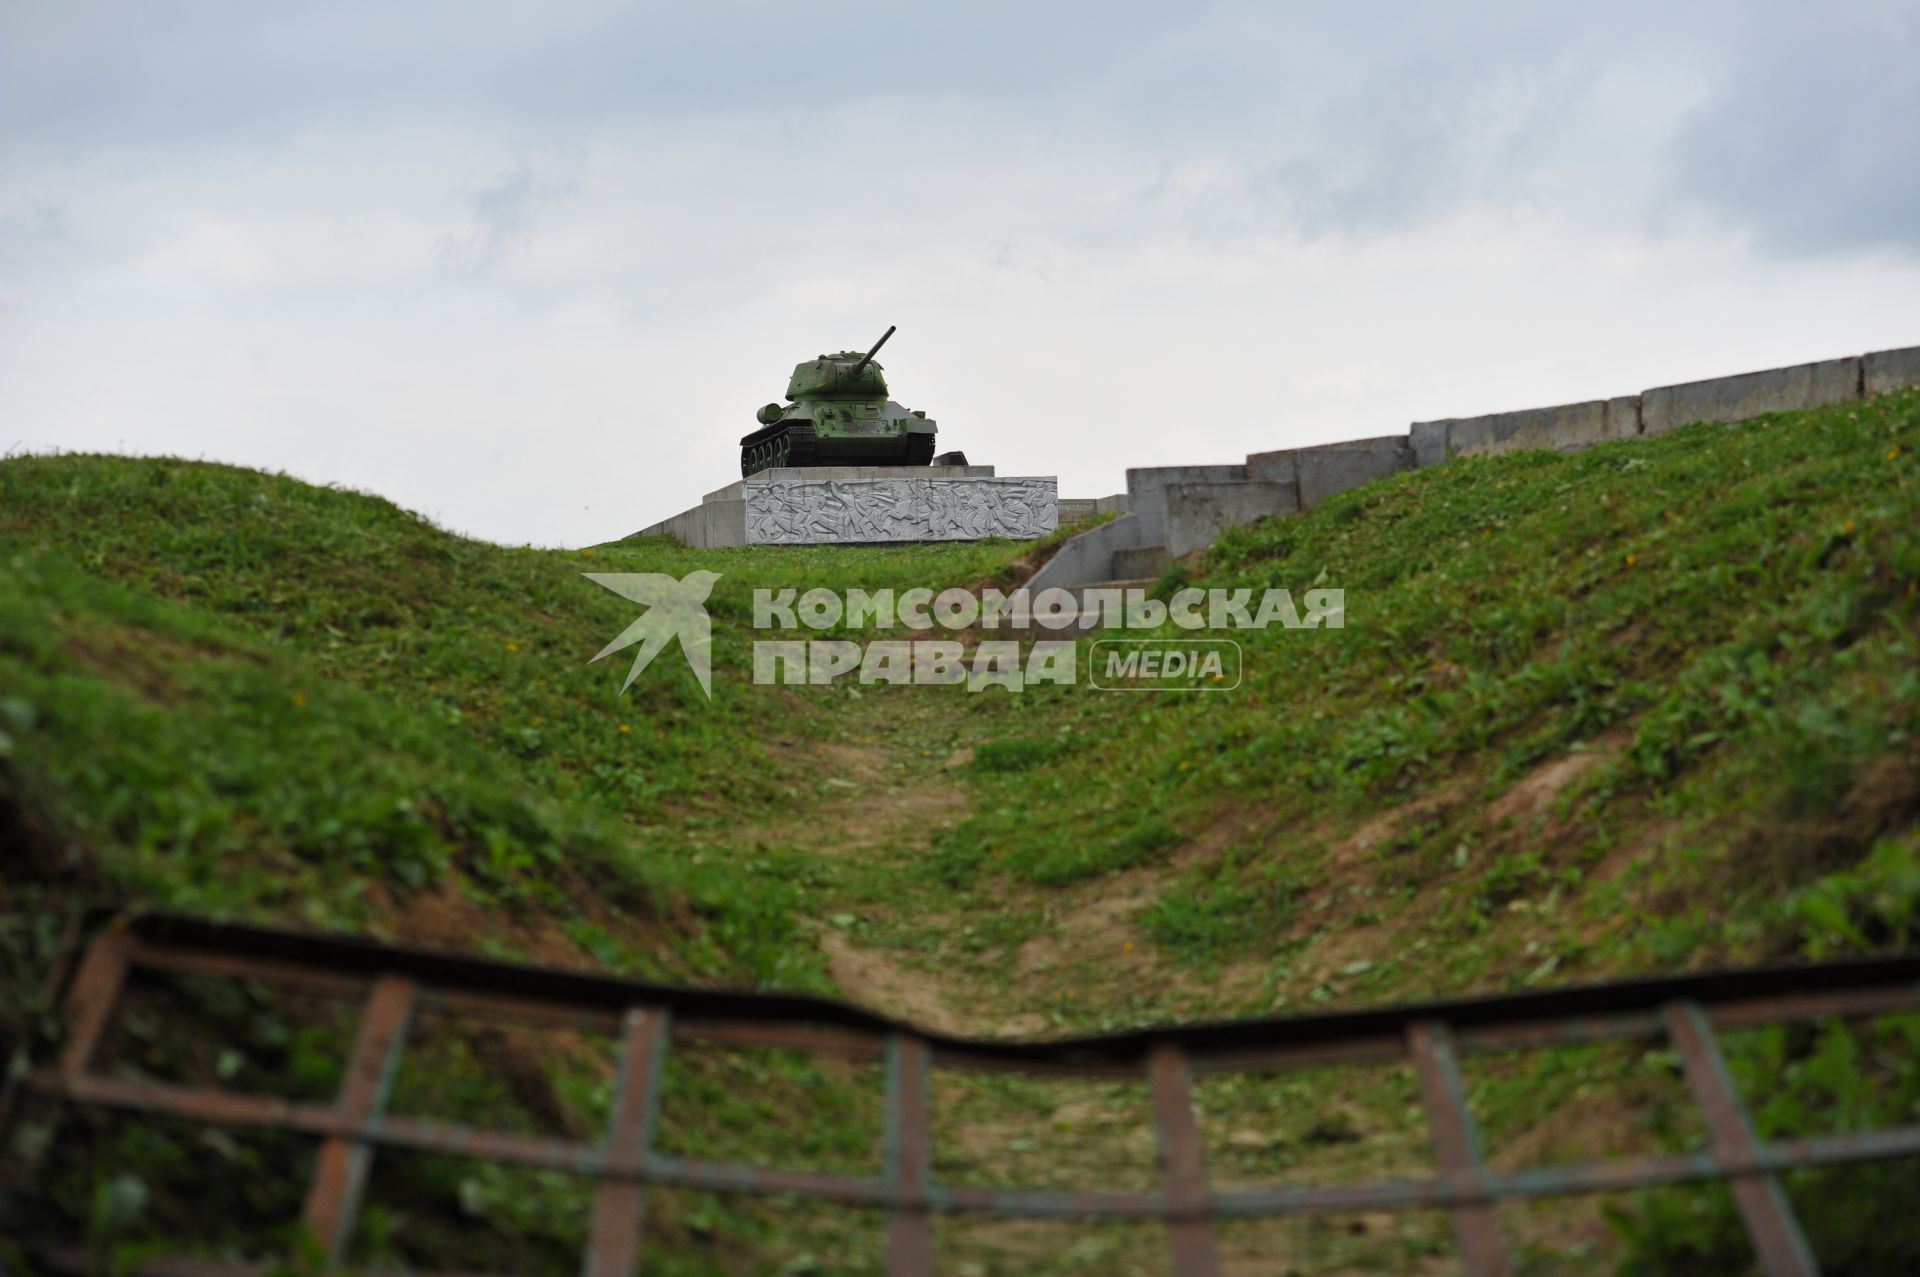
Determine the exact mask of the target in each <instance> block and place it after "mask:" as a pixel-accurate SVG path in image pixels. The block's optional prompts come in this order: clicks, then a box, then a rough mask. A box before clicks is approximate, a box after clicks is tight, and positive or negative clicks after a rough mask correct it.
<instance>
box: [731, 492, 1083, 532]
mask: <svg viewBox="0 0 1920 1277" xmlns="http://www.w3.org/2000/svg"><path fill="white" fill-rule="evenodd" d="M746 500H747V540H748V542H749V543H751V544H756V545H811V544H819V543H821V542H836V541H837V542H859V541H977V540H981V539H983V538H986V537H1010V538H1016V539H1023V540H1024V539H1026V538H1029V537H1037V536H1045V535H1046V534H1047V533H1049V532H1051V531H1053V529H1054V523H1055V521H1054V519H1053V518H1052V517H1050V516H1052V515H1053V513H1054V488H1053V484H1052V482H1051V481H1049V480H1045V479H934V478H926V479H921V478H905V477H903V478H898V479H892V478H887V479H851V480H834V479H786V478H778V479H771V480H768V481H765V482H761V483H754V484H749V485H748V486H747V496H746Z"/></svg>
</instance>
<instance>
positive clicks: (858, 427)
mask: <svg viewBox="0 0 1920 1277" xmlns="http://www.w3.org/2000/svg"><path fill="white" fill-rule="evenodd" d="M893 334H894V329H893V328H892V327H891V326H889V327H888V329H887V331H886V332H884V333H882V334H881V336H880V340H879V341H876V342H874V343H873V347H872V349H870V350H868V351H867V352H866V353H865V354H862V353H861V352H859V351H857V350H842V351H839V352H837V353H835V354H831V355H821V356H819V357H817V358H815V359H810V360H807V361H806V362H805V363H799V364H795V365H794V367H793V376H791V377H789V378H788V379H787V403H785V404H777V403H770V404H767V405H766V406H764V407H762V408H761V409H760V411H759V412H757V413H755V414H754V419H755V420H757V421H758V422H760V429H758V430H756V431H754V432H753V433H752V434H750V435H747V436H746V437H745V438H743V439H741V440H740V473H741V474H742V475H743V476H744V475H750V474H755V473H757V472H759V471H761V470H766V469H770V468H772V467H774V466H924V465H926V464H927V463H928V462H930V461H932V460H933V439H934V432H935V429H936V427H935V425H934V423H933V422H932V421H931V420H929V419H928V418H927V414H926V413H924V412H918V411H910V410H909V409H907V408H904V407H902V406H901V405H900V404H898V403H895V402H894V401H893V400H892V399H890V398H888V397H887V381H886V377H885V376H884V375H883V371H882V369H881V367H880V365H879V364H878V363H876V362H874V356H875V355H878V354H879V353H880V347H882V346H884V345H886V344H887V339H888V338H889V337H892V336H893Z"/></svg>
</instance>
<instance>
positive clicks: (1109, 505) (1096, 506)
mask: <svg viewBox="0 0 1920 1277" xmlns="http://www.w3.org/2000/svg"><path fill="white" fill-rule="evenodd" d="M1129 509H1130V502H1129V501H1128V500H1127V494H1126V493H1124V492H1116V493H1114V494H1113V495H1112V496H1110V497H1101V498H1100V499H1099V500H1097V501H1095V502H1094V503H1093V512H1094V513H1095V514H1125V513H1127V511H1128V510H1129Z"/></svg>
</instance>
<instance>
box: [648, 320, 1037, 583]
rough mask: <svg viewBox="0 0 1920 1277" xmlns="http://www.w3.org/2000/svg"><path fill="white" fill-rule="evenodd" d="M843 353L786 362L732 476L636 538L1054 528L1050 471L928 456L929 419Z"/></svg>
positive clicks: (1019, 535)
mask: <svg viewBox="0 0 1920 1277" xmlns="http://www.w3.org/2000/svg"><path fill="white" fill-rule="evenodd" d="M893 334H894V329H893V328H891V327H889V328H888V329H887V331H886V332H885V333H884V334H882V335H881V337H880V340H879V341H877V342H875V343H874V344H873V346H872V348H871V349H869V350H867V351H866V352H865V353H864V354H863V353H862V352H860V351H857V350H843V351H839V352H837V353H835V354H823V355H820V356H819V357H817V358H814V359H810V360H807V361H805V362H803V363H799V364H796V365H794V369H793V375H792V376H791V377H790V378H788V380H787V402H786V403H785V404H778V403H769V404H767V405H766V406H765V407H763V408H761V409H760V411H759V412H758V413H757V414H755V416H756V420H758V421H759V423H760V426H759V428H758V429H756V430H754V431H753V432H752V433H750V434H748V435H746V436H745V437H744V438H742V439H741V440H740V478H739V479H738V480H736V481H735V482H733V483H730V484H728V485H727V486H726V487H724V488H719V489H717V490H715V491H713V492H709V493H708V494H707V495H706V496H705V497H703V498H702V499H701V502H700V504H699V505H697V506H694V507H693V508H692V509H690V510H687V511H684V512H682V513H680V514H677V515H675V516H673V517H672V518H670V519H663V520H661V521H660V522H658V523H655V524H653V525H651V526H649V527H647V528H643V529H642V530H641V531H640V532H639V533H637V534H636V535H638V536H656V535H666V536H671V537H673V538H675V539H676V540H678V541H680V542H681V543H682V544H684V545H688V546H696V547H712V546H730V545H833V544H845V545H861V544H873V543H879V542H906V541H982V540H986V539H987V538H990V537H1009V538H1016V539H1021V540H1026V539H1030V538H1033V537H1038V536H1045V535H1046V534H1047V533H1049V532H1052V531H1053V530H1054V529H1055V528H1056V527H1058V526H1059V522H1060V514H1059V491H1058V483H1057V481H1056V479H1055V478H1054V477H1052V476H1045V477H1031V476H1026V477H1019V478H1011V477H1004V478H1003V477H1000V476H998V475H995V474H994V469H993V467H992V466H974V465H968V464H967V463H966V457H965V455H964V454H962V453H958V452H950V453H947V454H945V455H944V456H939V457H936V456H935V455H934V438H935V435H936V432H937V430H938V426H937V425H936V423H935V422H934V421H933V420H932V419H931V418H929V417H928V416H927V414H926V413H925V412H922V411H918V410H914V409H909V408H906V407H904V406H902V405H901V404H900V403H898V402H897V401H895V400H894V399H892V398H890V397H889V391H888V389H887V382H886V378H885V376H884V375H883V372H884V370H883V369H882V367H881V365H880V364H879V363H878V362H876V361H875V356H876V355H878V354H879V353H880V348H881V347H882V346H884V345H886V344H887V340H888V338H890V337H892V336H893Z"/></svg>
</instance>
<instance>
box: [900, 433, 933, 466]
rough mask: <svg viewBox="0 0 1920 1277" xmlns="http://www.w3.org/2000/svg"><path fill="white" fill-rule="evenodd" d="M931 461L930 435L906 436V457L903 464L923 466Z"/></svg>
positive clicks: (931, 439)
mask: <svg viewBox="0 0 1920 1277" xmlns="http://www.w3.org/2000/svg"><path fill="white" fill-rule="evenodd" d="M932 460H933V436H932V435H908V436H907V456H906V460H905V462H904V464H906V465H910V466H924V465H927V464H928V463H930V462H931V461H932Z"/></svg>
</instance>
